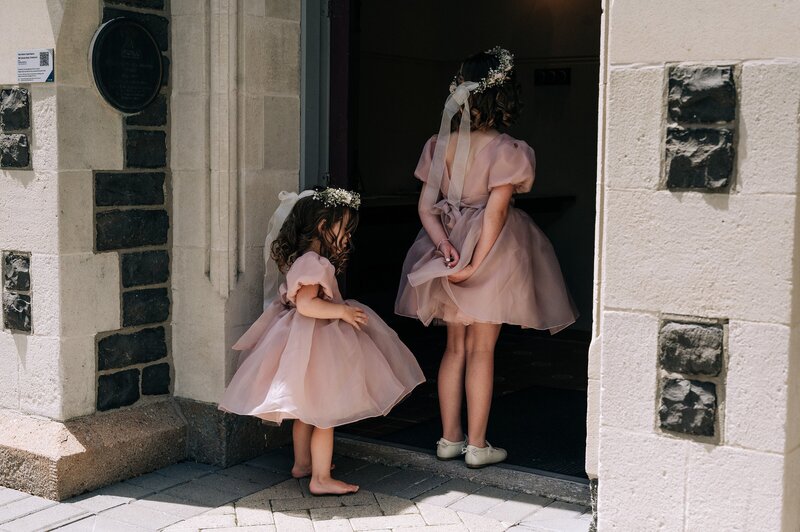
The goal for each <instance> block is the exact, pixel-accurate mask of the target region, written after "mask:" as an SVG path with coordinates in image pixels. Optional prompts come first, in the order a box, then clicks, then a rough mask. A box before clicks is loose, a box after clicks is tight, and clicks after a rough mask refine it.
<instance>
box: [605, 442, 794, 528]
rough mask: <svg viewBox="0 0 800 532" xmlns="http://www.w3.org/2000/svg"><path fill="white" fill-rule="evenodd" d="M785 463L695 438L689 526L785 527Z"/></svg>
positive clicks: (688, 486) (688, 493) (691, 456)
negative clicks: (783, 504)
mask: <svg viewBox="0 0 800 532" xmlns="http://www.w3.org/2000/svg"><path fill="white" fill-rule="evenodd" d="M783 468H784V458H783V457H782V456H779V455H775V454H769V453H761V452H756V451H747V450H743V449H733V448H730V447H717V446H713V445H704V444H699V443H693V444H691V450H690V453H689V465H688V475H687V479H686V519H687V521H686V529H687V530H726V531H728V530H729V531H742V532H745V531H750V530H781V514H782V503H783V496H784V493H783ZM604 487H605V486H604ZM601 515H602V514H601Z"/></svg>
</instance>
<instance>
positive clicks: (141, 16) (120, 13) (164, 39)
mask: <svg viewBox="0 0 800 532" xmlns="http://www.w3.org/2000/svg"><path fill="white" fill-rule="evenodd" d="M120 17H125V18H128V19H131V20H135V21H136V22H138V23H139V24H141V25H142V26H144V27H145V28H147V30H148V31H149V32H150V33H151V34H152V35H153V38H154V39H155V41H156V44H158V48H159V50H161V51H162V52H166V51H167V50H168V49H169V20H167V19H166V18H164V17H161V16H158V15H149V14H147V13H137V12H135V11H127V10H125V9H115V8H113V7H106V8H103V22H108V21H109V20H112V19H115V18H120Z"/></svg>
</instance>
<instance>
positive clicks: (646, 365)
mask: <svg viewBox="0 0 800 532" xmlns="http://www.w3.org/2000/svg"><path fill="white" fill-rule="evenodd" d="M657 346H658V317H657V316H654V315H649V314H634V313H629V312H604V313H603V344H602V352H601V369H600V373H601V375H602V378H601V379H600V383H601V385H602V388H601V392H600V393H601V401H602V406H601V408H602V410H601V413H600V424H601V425H603V426H614V427H621V428H627V429H630V430H634V431H638V432H644V433H652V432H653V430H654V427H655V416H656V411H655V408H656V407H655V404H656V386H657V382H658V374H657V364H658V361H657V355H658V352H657V351H658V347H657Z"/></svg>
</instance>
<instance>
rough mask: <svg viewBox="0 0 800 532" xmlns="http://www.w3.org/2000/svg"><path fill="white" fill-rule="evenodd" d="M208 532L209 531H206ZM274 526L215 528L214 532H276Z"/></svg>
mask: <svg viewBox="0 0 800 532" xmlns="http://www.w3.org/2000/svg"><path fill="white" fill-rule="evenodd" d="M206 530H208V529H206ZM275 530H276V528H275V526H274V525H256V526H236V527H231V528H215V529H214V532H275Z"/></svg>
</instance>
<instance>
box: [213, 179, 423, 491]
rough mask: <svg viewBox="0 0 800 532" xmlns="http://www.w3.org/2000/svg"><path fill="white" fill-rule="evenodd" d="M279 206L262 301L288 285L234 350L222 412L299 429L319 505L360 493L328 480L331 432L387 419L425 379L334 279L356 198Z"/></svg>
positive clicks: (303, 472) (319, 197) (321, 197)
mask: <svg viewBox="0 0 800 532" xmlns="http://www.w3.org/2000/svg"><path fill="white" fill-rule="evenodd" d="M280 197H281V199H282V203H281V206H280V207H278V210H277V211H276V213H275V215H274V216H273V219H272V220H271V221H270V225H271V229H270V234H269V235H268V236H267V247H266V248H265V255H267V253H269V255H270V256H271V259H272V260H271V261H270V260H268V263H267V274H266V276H265V280H266V283H265V290H266V291H265V297H267V296H268V294H272V293H274V292H272V291H270V290H271V289H272V287H274V286H276V285H277V284H278V281H280V273H281V272H285V274H286V278H285V282H283V283H281V284H280V286H279V289H278V291H277V292H278V295H277V298H275V299H274V300H273V301H271V302H269V303H267V304H265V310H264V313H263V314H262V315H261V317H260V318H258V320H257V321H256V322H255V323H254V324H253V325H252V326H251V327H250V329H248V331H247V332H246V333H245V334H244V335H243V336H242V337H241V338H240V339H239V340H238V341H237V342H236V343H235V344H234V346H233V348H234V349H237V350H242V351H243V353H242V355H241V357H240V360H239V369H238V370H237V372H236V374H235V375H234V376H233V379H232V380H231V382H230V384H229V385H228V388H227V389H226V390H225V394H224V396H223V398H222V401H220V404H219V408H220V409H222V410H225V411H228V412H233V413H236V414H244V415H250V416H256V417H259V418H261V419H265V420H269V421H273V422H277V423H280V422H281V421H282V420H284V419H293V420H294V422H293V426H292V436H293V443H294V457H295V462H294V467H293V468H292V475H293V476H294V477H298V478H299V477H303V476H308V475H309V474H310V475H311V481H310V484H309V489H310V491H311V493H313V494H316V495H320V494H326V493H334V494H343V493H351V492H355V491H357V490H358V486H355V485H352V484H347V483H345V482H342V481H339V480H335V479H333V478H331V457H332V455H333V427H335V426H337V425H343V424H345V423H351V422H354V421H358V420H361V419H364V418H368V417H373V416H379V415H385V414H387V413H388V412H389V410H391V409H392V407H393V406H394V405H395V404H397V403H398V402H399V401H400V400H401V399H403V398H404V397H405V396H406V395H408V393H410V392H411V390H412V389H414V387H416V386H417V385H418V384H420V383H421V382H423V381H424V380H425V378H424V376H423V374H422V370H421V369H420V367H419V365H418V364H417V361H416V359H415V358H414V355H412V354H411V352H410V351H409V350H408V349H407V348H406V346H405V345H404V344H403V343H402V342H401V341H400V339H399V338H398V337H397V335H396V334H395V332H394V331H393V330H392V329H390V328H389V327H388V326H387V325H386V324H385V323H384V322H383V321H382V320H381V319H380V318H379V317H378V315H377V314H375V313H374V312H373V311H372V310H371V309H369V308H368V307H366V306H364V305H362V304H360V303H358V302H357V301H353V300H347V301H345V300H344V299H342V296H341V294H340V293H339V287H338V285H337V283H336V277H335V274H336V273H337V272H341V271H342V269H343V268H344V267H345V264H346V262H347V257H348V254H349V252H350V249H351V244H350V236H351V234H352V232H353V231H354V230H355V228H356V225H357V223H358V207H359V204H360V199H359V197H358V194H355V193H351V192H348V191H346V190H341V189H331V188H328V189H325V190H324V191H318V192H315V191H306V192H303V193H301V194H300V195H297V194H292V193H286V192H283V193H281V196H280ZM295 202H296V203H295ZM287 213H288V217H286V215H287ZM283 217H286V219H285V222H284V221H283V220H282V218H283ZM278 229H280V230H279V232H278ZM276 233H277V236H276ZM267 250H269V251H267Z"/></svg>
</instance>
